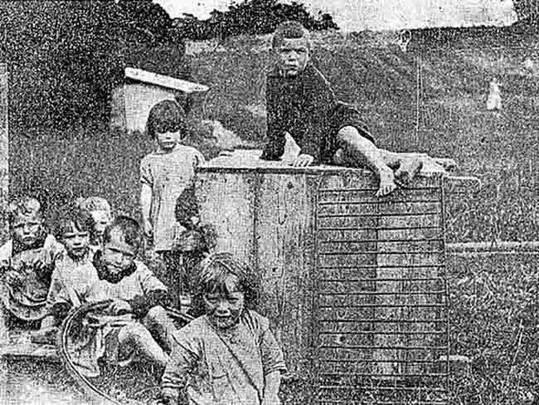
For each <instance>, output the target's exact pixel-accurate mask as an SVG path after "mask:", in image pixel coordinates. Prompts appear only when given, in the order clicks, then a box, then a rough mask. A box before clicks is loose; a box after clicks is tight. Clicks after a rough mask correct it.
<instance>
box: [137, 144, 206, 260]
mask: <svg viewBox="0 0 539 405" xmlns="http://www.w3.org/2000/svg"><path fill="white" fill-rule="evenodd" d="M203 162H204V156H202V154H201V153H200V152H199V151H198V150H196V149H195V148H192V147H189V146H184V145H177V146H176V147H175V148H174V150H173V151H172V152H170V153H158V152H154V153H150V154H149V155H147V156H145V157H144V158H143V159H142V161H141V163H140V180H141V182H142V184H146V185H148V186H149V187H151V189H152V204H151V209H150V219H151V221H152V225H153V239H154V240H153V242H154V248H155V250H156V251H158V252H159V251H166V250H171V249H172V247H173V241H174V238H175V236H176V235H177V234H179V233H181V232H182V231H183V230H184V228H183V227H182V226H181V225H180V224H179V223H178V222H177V221H176V219H175V208H176V201H177V199H178V198H179V197H180V195H181V194H182V192H183V191H184V189H186V188H189V187H193V183H194V175H195V168H196V167H197V166H198V165H200V164H201V163H203Z"/></svg>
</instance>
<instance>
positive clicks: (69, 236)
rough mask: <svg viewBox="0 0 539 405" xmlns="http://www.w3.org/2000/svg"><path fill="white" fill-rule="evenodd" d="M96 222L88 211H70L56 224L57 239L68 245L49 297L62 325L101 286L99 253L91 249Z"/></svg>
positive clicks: (57, 321) (53, 275)
mask: <svg viewBox="0 0 539 405" xmlns="http://www.w3.org/2000/svg"><path fill="white" fill-rule="evenodd" d="M93 223H94V221H93V219H92V218H91V217H90V214H88V213H87V212H85V211H82V210H81V209H78V208H74V207H66V209H65V210H64V211H63V212H62V213H61V216H60V218H59V219H58V220H57V223H56V232H55V233H56V237H57V238H58V240H59V241H60V242H61V243H62V244H63V245H64V248H65V251H66V254H65V255H64V257H63V258H62V260H59V261H58V263H57V266H56V268H55V269H54V272H53V273H52V280H51V286H50V289H49V293H48V295H47V305H48V307H49V312H50V313H51V314H52V315H53V316H54V318H55V321H56V322H55V325H59V324H60V323H61V321H62V320H63V319H64V318H65V316H66V315H67V313H68V311H69V309H70V308H71V307H72V306H76V307H78V306H80V305H81V303H82V302H83V301H84V300H85V299H86V297H84V296H83V295H81V294H82V293H83V292H86V291H88V289H89V287H90V286H92V285H93V284H95V283H97V281H98V280H99V279H98V277H97V271H96V269H95V267H94V265H93V258H94V254H95V250H94V249H92V248H91V247H90V235H91V233H92V231H93Z"/></svg>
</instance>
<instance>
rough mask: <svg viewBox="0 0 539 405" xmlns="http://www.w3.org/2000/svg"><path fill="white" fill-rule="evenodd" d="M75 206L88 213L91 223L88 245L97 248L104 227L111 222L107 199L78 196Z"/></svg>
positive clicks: (101, 238) (110, 210) (101, 239)
mask: <svg viewBox="0 0 539 405" xmlns="http://www.w3.org/2000/svg"><path fill="white" fill-rule="evenodd" d="M75 203H76V205H77V207H78V208H79V209H81V210H83V211H85V212H87V213H88V214H90V216H91V218H92V221H93V225H92V229H91V233H90V245H91V246H92V248H97V247H98V246H100V245H101V243H102V242H103V233H104V232H105V228H106V227H107V225H109V224H110V223H111V222H112V209H111V208H110V204H109V202H108V201H107V200H105V199H104V198H101V197H96V196H92V197H88V198H79V199H77V201H76V202H75Z"/></svg>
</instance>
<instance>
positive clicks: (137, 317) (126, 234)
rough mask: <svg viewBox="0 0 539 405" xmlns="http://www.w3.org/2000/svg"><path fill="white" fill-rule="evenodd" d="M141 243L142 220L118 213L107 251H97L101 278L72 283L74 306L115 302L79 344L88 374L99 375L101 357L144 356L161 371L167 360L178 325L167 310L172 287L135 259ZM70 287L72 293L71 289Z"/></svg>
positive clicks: (105, 243)
mask: <svg viewBox="0 0 539 405" xmlns="http://www.w3.org/2000/svg"><path fill="white" fill-rule="evenodd" d="M141 242H142V233H141V231H140V227H139V224H138V223H137V221H135V220H134V219H132V218H129V217H125V216H119V217H117V218H116V219H115V220H114V221H113V222H112V223H111V224H110V225H109V226H108V227H107V228H106V229H105V232H104V234H103V245H102V250H100V251H98V252H96V254H95V255H94V260H93V265H94V267H95V269H96V272H97V278H98V280H89V281H87V282H84V283H74V282H73V281H72V280H71V281H69V285H71V286H72V287H73V290H74V293H71V294H66V295H70V296H73V297H76V299H74V300H71V302H70V303H71V304H72V305H78V303H77V302H76V301H77V300H80V303H81V304H83V303H95V302H102V301H110V305H109V306H108V308H107V309H106V310H105V312H104V313H102V314H94V315H93V317H92V319H90V320H89V322H88V330H87V331H86V333H85V334H83V337H85V340H84V339H83V341H81V342H79V343H78V346H79V347H80V350H79V352H78V355H77V356H75V357H77V361H76V362H77V366H78V368H79V371H80V372H81V373H83V374H84V375H87V376H96V375H99V365H98V360H99V359H101V358H104V359H105V360H107V361H108V362H112V363H118V364H120V365H126V364H129V362H130V361H131V360H132V359H133V358H134V356H135V355H140V356H142V357H143V358H145V359H146V360H147V361H149V362H150V363H152V364H155V365H157V366H160V369H161V370H162V369H163V368H164V366H165V364H166V362H167V361H168V354H167V352H168V351H169V348H170V346H171V336H172V334H173V332H174V331H175V327H174V325H173V323H172V320H171V319H170V318H169V317H168V315H167V314H166V312H165V310H164V305H165V304H166V303H167V301H168V297H167V289H166V287H165V286H164V284H163V283H161V281H159V280H158V279H157V278H156V277H155V276H154V275H153V273H152V272H151V271H150V270H149V269H148V268H147V267H146V266H145V265H144V264H143V263H141V262H139V261H138V260H135V257H136V255H137V252H138V250H139V247H140V245H141ZM88 274H89V273H88ZM66 278H68V277H65V278H64V279H66ZM66 284H67V283H66ZM65 291H66V293H69V290H68V289H67V288H66V289H65ZM64 298H65V296H64ZM158 342H159V343H158Z"/></svg>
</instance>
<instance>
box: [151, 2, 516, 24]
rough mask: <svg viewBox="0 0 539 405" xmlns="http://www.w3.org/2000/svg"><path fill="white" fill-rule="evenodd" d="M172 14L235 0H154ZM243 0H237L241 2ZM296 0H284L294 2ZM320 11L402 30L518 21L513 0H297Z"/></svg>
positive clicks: (200, 11) (339, 19)
mask: <svg viewBox="0 0 539 405" xmlns="http://www.w3.org/2000/svg"><path fill="white" fill-rule="evenodd" d="M154 1H155V2H156V3H159V4H161V6H163V8H164V9H165V10H166V11H167V12H168V13H169V15H170V16H171V17H172V18H175V17H181V16H182V13H190V14H193V15H195V16H196V17H198V18H200V19H207V18H209V17H210V14H209V13H210V11H212V10H214V9H217V10H221V11H225V10H227V9H228V5H229V4H232V3H233V0H154ZM242 1H243V0H236V1H235V2H236V3H241V2H242ZM292 1H293V0H281V2H282V3H291V2H292ZM296 1H298V2H299V3H303V4H305V5H306V8H307V9H308V10H310V11H311V13H312V14H314V15H316V14H317V13H318V12H319V11H322V12H329V13H330V14H331V15H332V16H333V20H334V21H335V22H336V23H337V25H338V26H339V27H340V28H341V30H343V31H362V30H366V29H369V30H374V31H382V30H402V29H412V28H425V27H461V26H476V25H487V26H491V25H495V26H504V25H510V24H512V23H514V22H515V21H516V18H517V16H516V13H515V10H514V6H513V1H512V0H296Z"/></svg>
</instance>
